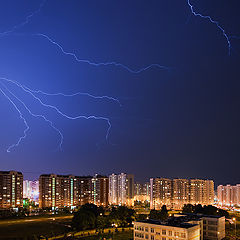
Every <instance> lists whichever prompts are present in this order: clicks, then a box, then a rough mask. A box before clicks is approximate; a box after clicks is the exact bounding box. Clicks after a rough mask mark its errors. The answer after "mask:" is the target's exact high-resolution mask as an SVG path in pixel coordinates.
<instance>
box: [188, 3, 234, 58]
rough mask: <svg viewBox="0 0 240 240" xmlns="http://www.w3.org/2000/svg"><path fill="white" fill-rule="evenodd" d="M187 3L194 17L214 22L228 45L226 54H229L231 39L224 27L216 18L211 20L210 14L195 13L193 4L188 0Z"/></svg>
mask: <svg viewBox="0 0 240 240" xmlns="http://www.w3.org/2000/svg"><path fill="white" fill-rule="evenodd" d="M187 3H188V6H189V7H190V9H191V12H192V14H193V15H194V16H195V17H201V18H204V19H207V20H209V21H210V22H211V23H213V24H215V25H216V26H217V28H218V29H219V30H220V31H221V32H222V34H223V36H224V37H225V39H226V41H227V45H228V54H229V55H231V48H232V46H231V41H230V36H228V35H227V33H226V31H225V29H224V28H223V27H222V26H221V25H220V23H219V22H218V21H216V20H213V19H212V18H211V17H210V16H207V15H202V14H200V13H197V12H195V11H194V9H193V8H194V7H193V5H192V4H191V2H190V0H187Z"/></svg>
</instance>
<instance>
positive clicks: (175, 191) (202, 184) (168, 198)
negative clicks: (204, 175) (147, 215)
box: [150, 178, 214, 209]
mask: <svg viewBox="0 0 240 240" xmlns="http://www.w3.org/2000/svg"><path fill="white" fill-rule="evenodd" d="M188 203H191V204H202V205H211V204H213V203H214V182H213V181H212V180H202V179H190V180H188V179H167V178H151V179H150V208H151V209H160V208H161V206H162V205H166V206H167V207H168V208H173V209H181V208H182V207H183V206H184V204H188Z"/></svg>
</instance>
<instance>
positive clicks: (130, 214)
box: [109, 206, 135, 227]
mask: <svg viewBox="0 0 240 240" xmlns="http://www.w3.org/2000/svg"><path fill="white" fill-rule="evenodd" d="M109 218H110V221H111V222H112V223H114V224H117V225H119V226H121V227H126V226H128V225H131V224H132V221H134V219H135V210H133V209H131V208H127V207H125V206H120V207H117V208H116V207H113V208H112V211H111V213H110V214H109Z"/></svg>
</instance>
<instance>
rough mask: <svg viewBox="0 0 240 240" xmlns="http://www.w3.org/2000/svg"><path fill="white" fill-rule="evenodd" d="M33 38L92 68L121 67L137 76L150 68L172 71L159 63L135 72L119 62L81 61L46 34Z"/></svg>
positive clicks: (39, 34) (38, 34)
mask: <svg viewBox="0 0 240 240" xmlns="http://www.w3.org/2000/svg"><path fill="white" fill-rule="evenodd" d="M32 35H33V36H39V37H43V38H45V39H47V40H48V41H49V42H50V43H52V44H53V45H55V46H57V47H58V48H59V49H60V51H61V52H62V53H63V54H64V55H68V56H71V57H73V58H74V59H75V60H76V61H77V62H80V63H87V64H89V65H92V66H95V67H100V66H111V65H112V66H115V67H121V68H123V69H125V70H127V71H128V72H130V73H135V74H138V73H141V72H144V71H146V70H148V69H150V68H153V67H156V68H159V69H162V70H170V68H169V67H166V66H162V65H160V64H157V63H152V64H150V65H148V66H146V67H143V68H140V69H138V70H134V69H132V68H130V67H128V66H126V65H124V64H122V63H118V62H114V61H112V62H99V63H98V62H92V61H90V60H87V59H80V58H79V57H78V56H77V55H76V54H75V53H73V52H67V51H66V50H64V48H63V47H62V46H61V45H60V44H59V43H57V42H56V41H54V40H53V39H52V38H50V37H49V36H47V35H46V34H43V33H36V34H32Z"/></svg>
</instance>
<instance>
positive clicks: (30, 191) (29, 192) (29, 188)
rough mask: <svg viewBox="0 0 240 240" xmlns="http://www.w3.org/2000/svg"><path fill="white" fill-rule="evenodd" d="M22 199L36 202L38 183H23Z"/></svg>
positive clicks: (26, 181) (27, 181)
mask: <svg viewBox="0 0 240 240" xmlns="http://www.w3.org/2000/svg"><path fill="white" fill-rule="evenodd" d="M23 198H28V199H30V200H32V201H38V199H39V181H29V180H24V181H23Z"/></svg>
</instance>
